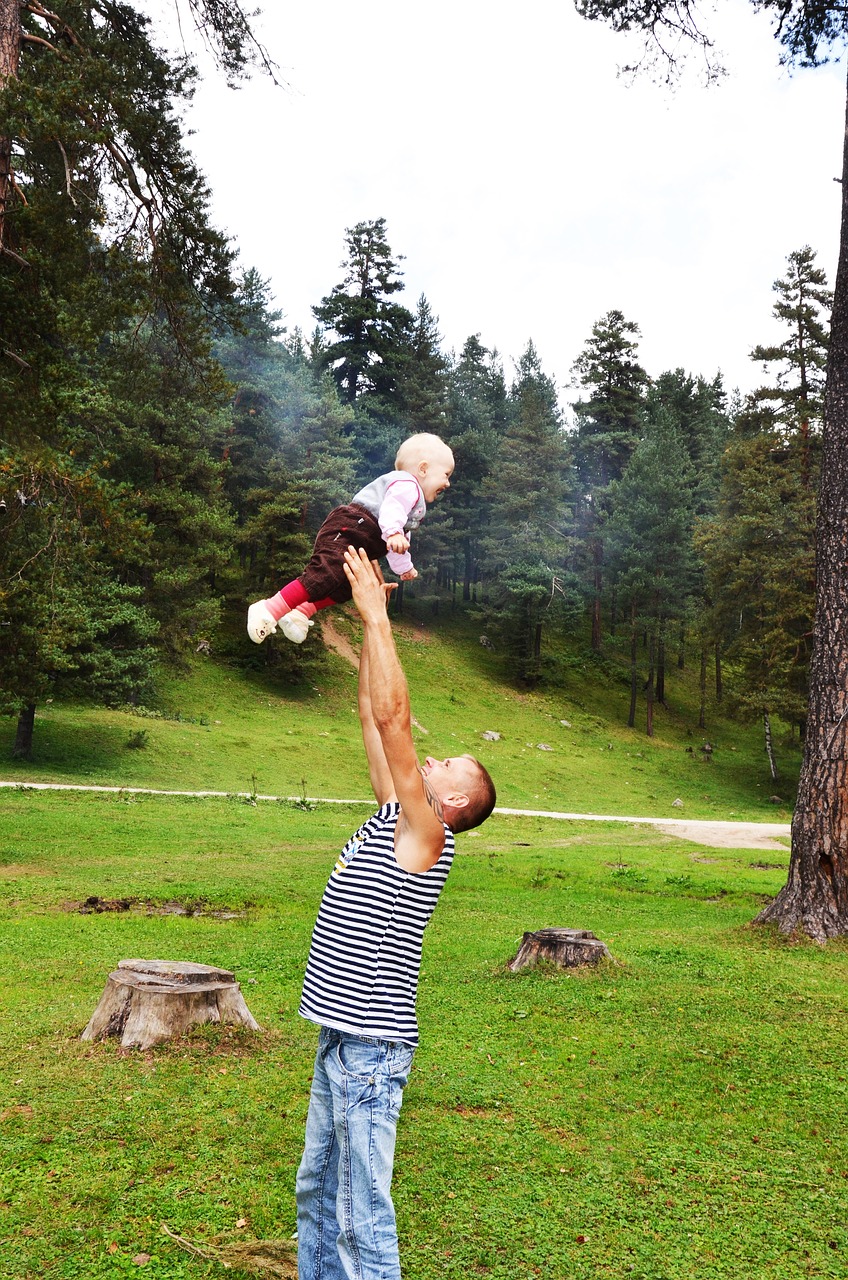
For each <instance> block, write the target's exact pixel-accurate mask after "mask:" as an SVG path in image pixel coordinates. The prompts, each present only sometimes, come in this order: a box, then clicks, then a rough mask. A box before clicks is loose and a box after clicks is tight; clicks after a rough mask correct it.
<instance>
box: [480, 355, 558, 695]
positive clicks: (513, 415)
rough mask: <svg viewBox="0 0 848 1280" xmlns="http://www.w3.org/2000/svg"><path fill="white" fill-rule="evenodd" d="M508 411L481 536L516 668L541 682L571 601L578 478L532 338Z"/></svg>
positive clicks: (500, 624) (499, 620)
mask: <svg viewBox="0 0 848 1280" xmlns="http://www.w3.org/2000/svg"><path fill="white" fill-rule="evenodd" d="M509 401H510V403H509V409H510V416H509V421H508V424H507V427H506V430H505V431H504V434H503V437H502V440H501V447H500V449H499V451H498V455H497V458H496V461H495V465H494V466H493V468H492V471H491V473H490V475H489V477H488V479H487V480H486V482H485V485H484V488H485V491H486V493H487V495H488V497H489V500H490V521H489V527H488V530H487V532H486V535H485V538H484V539H483V550H484V554H485V564H486V572H487V575H488V576H489V579H490V584H491V585H490V592H489V599H490V608H491V609H492V612H493V615H494V618H495V623H496V629H497V631H498V632H499V633H500V634H501V635H502V636H503V638H504V641H505V643H506V646H507V648H508V650H509V653H510V655H511V656H512V658H513V660H514V663H515V667H514V669H515V671H516V674H518V675H519V677H520V678H521V679H522V680H524V681H525V682H527V683H530V684H532V683H535V682H536V681H537V680H538V678H539V676H540V674H541V669H542V631H543V626H544V622H545V620H546V619H547V618H556V617H558V616H561V610H562V607H563V604H564V603H567V605H569V606H571V607H573V605H574V595H573V592H572V590H571V584H570V583H569V582H567V581H566V576H565V571H564V562H565V559H566V553H567V543H566V535H565V518H564V517H565V501H566V497H569V496H571V493H572V490H573V480H572V477H571V466H570V460H569V457H568V453H567V449H566V443H565V437H564V434H563V430H562V422H561V415H560V411H559V408H558V405H557V396H556V387H555V385H554V383H553V380H552V379H551V378H550V377H549V376H548V375H547V374H545V373H544V372H543V370H542V367H541V363H540V361H539V356H538V354H537V352H536V348H535V347H534V345H533V343H532V342H529V343H528V344H527V348H526V350H525V351H524V354H523V355H522V357H521V359H520V361H519V363H518V368H517V371H516V379H515V382H514V383H513V385H512V387H511V389H510V397H509Z"/></svg>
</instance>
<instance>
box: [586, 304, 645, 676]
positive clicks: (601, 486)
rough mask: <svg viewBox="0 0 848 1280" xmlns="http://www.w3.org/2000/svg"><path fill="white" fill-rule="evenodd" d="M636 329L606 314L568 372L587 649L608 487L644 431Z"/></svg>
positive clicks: (597, 598)
mask: <svg viewBox="0 0 848 1280" xmlns="http://www.w3.org/2000/svg"><path fill="white" fill-rule="evenodd" d="M638 336H639V327H638V325H636V324H634V323H633V322H632V321H629V320H625V318H624V316H623V315H622V313H621V312H620V311H609V312H608V313H607V314H606V315H605V316H602V317H601V319H600V320H599V321H598V322H597V323H596V324H595V325H593V326H592V333H591V336H590V338H589V339H588V341H587V342H586V345H585V347H584V349H583V351H582V352H581V354H580V356H578V358H577V360H576V361H575V363H574V366H573V368H572V375H573V377H574V378H575V381H576V382H578V383H579V385H580V386H582V387H584V388H585V389H586V391H587V392H588V395H587V397H586V399H585V400H578V401H576V402H575V403H574V405H573V406H572V407H573V409H574V412H575V416H576V422H577V430H576V433H575V436H574V460H575V464H576V467H577V474H578V476H579V478H580V502H579V504H578V508H577V512H576V524H577V531H578V540H579V543H580V551H579V557H580V559H581V561H582V572H583V575H584V579H588V581H587V586H586V589H587V592H588V594H589V598H590V600H591V616H592V635H591V643H592V648H593V649H594V650H596V651H598V650H600V648H601V602H602V596H603V589H604V563H603V546H604V540H603V526H604V523H605V521H606V519H607V518H608V515H609V509H608V502H607V493H608V489H609V486H610V485H611V484H612V483H613V482H614V481H615V480H618V479H620V477H621V475H622V474H623V471H624V468H625V467H626V465H627V463H628V461H629V459H630V457H631V455H632V453H633V450H634V449H635V448H636V445H637V443H638V442H639V439H640V438H641V435H642V433H643V431H644V395H645V389H646V386H647V383H648V375H647V374H646V373H645V370H644V369H643V368H642V366H641V365H640V364H639V362H638V360H637V358H636V353H637V350H638V344H637V342H636V339H637V338H638Z"/></svg>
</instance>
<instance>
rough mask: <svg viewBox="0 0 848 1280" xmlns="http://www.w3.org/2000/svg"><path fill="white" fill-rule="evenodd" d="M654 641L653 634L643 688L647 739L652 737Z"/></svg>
mask: <svg viewBox="0 0 848 1280" xmlns="http://www.w3.org/2000/svg"><path fill="white" fill-rule="evenodd" d="M655 645H656V641H655V639H654V635H653V632H652V633H651V638H650V641H649V647H648V683H647V685H646V688H645V702H646V707H645V732H646V733H647V735H648V737H649V738H653V736H654V654H655Z"/></svg>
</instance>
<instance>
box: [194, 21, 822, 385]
mask: <svg viewBox="0 0 848 1280" xmlns="http://www.w3.org/2000/svg"><path fill="white" fill-rule="evenodd" d="M266 9H267V11H266V12H265V13H264V14H263V15H262V17H261V18H260V19H259V22H258V30H259V32H260V35H261V38H262V39H263V42H264V43H265V45H266V47H267V48H268V50H269V52H270V54H271V56H272V58H273V59H274V60H275V61H276V62H277V63H278V64H279V67H280V71H279V76H280V78H281V79H284V80H285V81H286V85H285V86H284V87H281V88H275V87H274V86H273V85H272V84H271V83H270V82H269V81H268V80H267V79H263V78H262V77H261V76H260V75H258V74H257V76H256V77H255V78H254V79H253V80H252V81H251V82H250V83H248V84H247V85H246V86H245V87H243V88H241V89H239V90H237V91H230V90H228V89H227V88H226V86H225V84H224V82H223V78H222V77H221V76H220V75H219V74H216V73H215V72H214V70H212V69H210V68H209V67H208V65H205V68H204V82H203V84H202V86H201V87H200V89H199V90H198V93H197V95H196V98H195V102H194V104H193V106H192V107H191V109H190V111H189V115H188V123H189V125H190V127H191V128H192V129H193V130H194V137H193V139H192V145H193V148H194V151H195V154H196V156H197V158H198V160H199V162H200V164H201V167H202V168H203V171H204V172H205V174H206V176H207V178H208V180H209V182H210V185H211V187H212V190H213V193H214V200H213V216H214V218H215V220H216V222H217V224H218V225H219V226H220V227H222V228H223V229H224V230H226V231H227V232H228V233H229V234H230V235H231V236H232V237H233V239H234V240H235V241H236V243H237V245H238V247H239V250H240V254H241V262H242V264H243V265H244V266H245V267H250V266H253V267H256V268H257V270H258V271H259V272H260V273H261V274H262V275H263V276H264V277H266V278H268V279H270V281H271V286H272V289H273V291H274V294H275V297H276V301H277V305H278V306H280V307H281V308H282V309H283V311H284V312H285V317H286V323H287V324H288V326H289V327H290V328H291V327H293V326H295V325H298V324H299V325H300V326H301V327H303V328H304V329H305V330H306V331H307V332H310V331H311V329H312V328H313V327H314V319H313V317H312V312H311V307H312V305H313V304H314V303H317V302H318V301H319V300H320V299H321V297H323V296H324V295H325V294H327V293H329V291H330V290H331V288H332V287H333V285H334V284H336V283H338V282H339V281H340V279H341V270H340V264H341V262H342V259H343V258H344V254H345V250H344V243H343V237H344V230H345V228H346V227H349V226H352V225H353V224H354V223H356V222H359V221H361V220H365V219H372V218H378V217H384V218H385V219H386V221H387V230H388V239H389V243H390V245H391V247H392V249H393V251H394V252H395V253H396V254H403V255H405V262H404V263H403V264H402V265H403V270H404V278H405V282H406V291H405V293H404V294H403V295H400V300H402V301H404V302H405V304H406V305H407V306H409V307H410V309H414V306H415V303H416V301H417V299H418V297H419V295H420V294H421V293H422V292H423V293H425V294H426V296H427V298H428V300H429V302H430V304H431V306H432V308H433V310H434V311H435V313H436V314H437V315H438V316H439V320H440V329H441V332H442V334H443V335H444V339H445V347H446V348H448V349H450V348H455V349H459V347H461V345H462V343H463V342H464V340H465V338H466V337H467V336H468V335H469V334H471V333H476V332H479V334H480V336H481V339H482V341H483V342H484V344H485V345H486V346H489V347H497V349H498V350H499V351H500V352H501V354H502V356H503V357H504V362H505V366H506V370H507V374H508V375H510V374H511V372H512V367H513V366H512V361H513V360H514V359H517V357H518V356H519V355H520V354H521V352H522V350H523V349H524V347H525V345H526V343H527V340H528V338H531V337H532V338H533V340H534V342H535V343H536V346H537V348H538V350H539V353H540V356H541V358H542V362H543V366H544V368H545V370H546V372H548V373H549V374H551V375H552V376H553V377H555V378H556V380H557V382H558V384H559V385H560V386H561V387H564V386H565V385H566V384H567V383H568V382H569V370H570V367H571V364H572V363H573V361H574V359H575V358H576V356H577V355H578V354H579V352H580V350H581V349H582V346H583V344H584V342H585V340H586V338H587V337H588V336H589V332H590V329H591V326H592V324H593V323H594V321H595V320H597V319H598V318H599V317H600V316H601V315H602V314H603V313H604V312H606V311H608V310H609V309H610V308H613V307H615V308H618V309H619V310H621V311H623V312H624V314H625V316H626V317H627V318H628V319H631V320H634V321H636V322H637V323H638V324H639V326H640V328H641V331H642V340H641V344H640V353H641V358H642V363H643V364H644V365H645V367H646V368H647V369H648V372H649V373H651V374H654V375H655V374H658V373H659V372H661V371H662V370H663V369H667V368H673V367H676V366H678V365H679V366H682V367H683V368H685V369H686V370H687V371H689V372H691V373H695V374H698V373H702V374H704V375H705V376H707V377H712V376H713V375H714V374H715V372H716V371H717V370H719V369H721V371H722V372H723V373H724V375H725V382H726V385H727V386H728V387H729V388H730V387H733V386H740V387H741V388H742V389H743V390H748V389H750V388H752V387H753V386H755V385H756V384H757V382H758V381H759V376H760V371H759V369H758V367H757V366H755V365H754V364H753V363H752V362H751V360H750V359H749V358H748V353H749V351H750V349H751V347H752V346H754V345H755V344H756V343H758V342H768V341H770V340H771V339H772V338H774V337H775V336H777V334H778V333H779V330H778V329H777V327H776V325H775V322H774V321H773V320H772V318H771V308H772V304H773V294H772V283H773V281H774V280H775V279H777V278H778V277H779V276H781V275H782V274H783V271H784V267H785V263H786V257H787V255H788V254H789V253H790V252H791V251H792V250H795V249H799V248H801V247H802V246H803V245H804V244H810V245H811V246H812V247H813V248H814V249H815V250H816V252H817V253H818V259H819V264H820V265H821V266H822V267H823V268H824V269H825V270H826V272H827V274H828V280H829V282H830V283H831V285H832V283H833V277H834V274H835V267H836V253H837V240H838V232H839V212H840V208H839V202H840V187H839V185H838V183H835V182H834V181H833V179H834V177H836V176H838V175H839V173H840V169H841V150H842V139H843V123H844V81H843V75H842V70H841V68H840V67H825V68H821V69H818V70H816V71H806V72H797V73H795V74H794V75H793V76H791V77H790V76H789V75H788V74H787V73H786V72H784V71H782V70H781V69H780V68H779V67H778V46H777V43H776V41H775V40H774V39H773V37H772V35H771V30H770V27H769V23H768V21H767V20H766V19H764V18H758V17H756V16H755V15H754V14H753V13H752V11H751V6H750V4H749V3H745V2H744V0H725V3H723V4H722V5H721V6H720V10H719V12H718V13H717V14H716V15H714V16H713V17H712V18H710V17H708V18H707V23H708V26H709V27H710V29H711V30H712V31H713V32H714V33H715V35H716V36H717V40H718V43H719V44H720V45H721V47H722V48H723V49H724V51H725V60H726V63H727V65H728V68H729V72H730V74H729V75H728V77H727V78H726V79H725V80H724V81H723V82H722V83H721V84H720V85H719V86H718V87H714V88H705V87H703V84H702V83H701V81H700V79H699V76H698V67H697V64H696V62H695V61H694V60H693V62H692V65H691V66H690V68H689V69H688V71H687V72H685V73H684V77H683V80H682V82H681V84H680V86H679V87H678V89H677V90H676V92H670V91H669V90H667V89H665V88H663V87H658V86H654V85H652V84H651V83H650V82H649V81H648V80H647V79H644V80H642V81H639V82H637V83H636V84H635V85H633V86H630V87H628V85H627V84H626V83H625V82H624V81H622V80H620V79H618V78H617V68H618V66H619V65H621V64H623V63H626V62H627V61H628V60H629V59H632V58H633V56H634V52H635V48H636V46H635V45H633V44H631V43H630V42H629V40H628V38H625V37H621V36H616V35H614V34H613V33H612V32H610V31H608V30H606V29H605V28H604V27H602V26H600V25H598V24H595V23H587V22H584V21H583V20H582V19H580V18H578V17H577V15H576V14H575V12H574V11H573V9H572V7H571V6H570V4H569V2H568V0H524V3H523V4H522V5H521V6H519V5H516V4H515V3H514V0H513V2H512V3H510V4H507V3H504V0H429V3H428V4H427V5H420V6H419V5H416V6H412V5H407V4H402V3H399V2H398V0H367V3H363V4H350V3H349V2H348V3H343V2H342V0H310V2H309V3H301V4H297V5H293V4H290V3H282V4H276V5H275V4H274V0H266ZM569 398H571V397H570V396H569V394H568V392H567V391H566V392H565V393H564V399H565V400H568V399H569Z"/></svg>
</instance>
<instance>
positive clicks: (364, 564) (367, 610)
mask: <svg viewBox="0 0 848 1280" xmlns="http://www.w3.org/2000/svg"><path fill="white" fill-rule="evenodd" d="M344 560H345V562H344V571H345V574H346V576H347V580H348V582H349V583H350V588H351V591H352V592H353V602H354V604H355V605H356V607H357V609H358V610H359V615H360V617H361V618H362V621H363V622H366V623H369V622H370V623H375V622H376V623H379V622H380V621H381V620H382V619H385V618H386V617H387V613H386V607H387V605H388V601H389V596H390V595H391V594H392V592H393V591H396V590H397V583H396V582H384V580H383V575H382V573H381V571H380V566H379V565H378V564H377V563H376V561H373V560H369V559H368V556H367V554H366V552H365V551H363V550H362V548H361V547H360V549H359V550H358V551H357V550H355V548H354V547H348V549H347V551H345V553H344Z"/></svg>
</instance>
